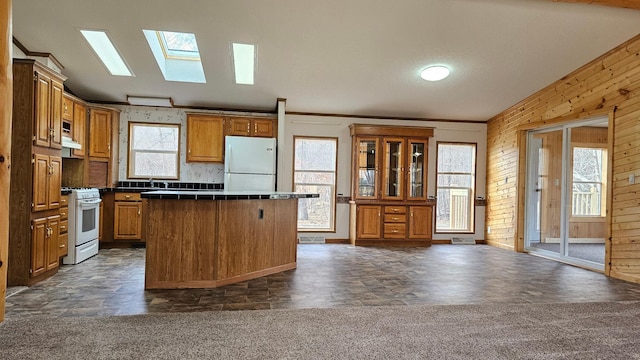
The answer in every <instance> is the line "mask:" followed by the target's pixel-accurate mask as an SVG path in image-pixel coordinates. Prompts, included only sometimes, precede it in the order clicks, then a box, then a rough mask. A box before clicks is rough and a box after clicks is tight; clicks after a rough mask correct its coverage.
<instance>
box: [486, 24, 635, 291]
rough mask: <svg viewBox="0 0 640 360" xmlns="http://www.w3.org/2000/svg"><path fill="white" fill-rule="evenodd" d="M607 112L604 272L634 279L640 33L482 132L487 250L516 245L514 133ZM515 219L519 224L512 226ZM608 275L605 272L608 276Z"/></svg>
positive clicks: (496, 119) (516, 151) (516, 154)
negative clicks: (607, 206)
mask: <svg viewBox="0 0 640 360" xmlns="http://www.w3.org/2000/svg"><path fill="white" fill-rule="evenodd" d="M593 113H600V114H607V113H608V114H613V123H614V128H613V130H611V129H610V133H611V134H612V140H611V141H612V142H613V154H612V155H611V158H612V161H613V163H612V179H613V183H612V194H613V196H612V200H611V204H612V206H611V208H610V209H609V210H610V212H611V219H612V220H611V221H612V225H611V242H610V246H611V247H610V253H609V255H610V259H611V260H610V268H609V267H607V269H606V270H607V271H606V272H608V273H609V274H610V275H611V276H612V277H616V278H621V279H625V280H629V281H634V282H640V178H639V179H638V181H637V182H636V183H635V184H633V185H630V184H629V183H628V178H629V175H630V174H635V175H636V176H638V177H640V35H638V36H636V37H634V38H632V39H631V40H629V41H627V42H625V43H623V44H622V45H620V46H618V47H616V48H615V49H613V50H611V51H609V52H608V53H606V54H604V55H602V56H601V57H599V58H597V59H595V60H593V61H592V62H590V63H589V64H587V65H585V66H583V67H581V68H580V69H578V70H576V71H574V72H573V73H571V74H569V75H567V76H565V77H563V78H562V79H560V80H558V81H557V82H555V83H553V84H551V85H549V86H548V87H546V88H544V89H542V90H541V91H539V92H537V93H535V94H533V95H531V96H530V97H528V98H527V99H525V100H523V101H521V102H520V103H518V104H516V105H514V106H512V107H511V108H509V109H507V110H505V111H504V112H502V113H501V114H498V115H496V116H495V117H493V118H492V119H490V120H489V122H488V127H487V213H486V225H487V227H490V228H491V232H490V233H489V232H487V234H485V236H486V239H487V242H488V243H489V244H491V245H494V246H498V247H502V248H508V249H515V248H517V246H516V245H517V243H516V240H517V237H518V231H517V226H516V224H518V222H519V219H518V216H520V217H521V216H522V214H518V192H517V191H518V189H519V186H518V183H517V177H518V175H519V173H518V169H519V168H518V166H519V165H518V161H522V158H521V156H522V154H520V152H519V141H520V140H519V130H520V129H523V128H525V127H539V126H543V125H544V124H546V123H551V122H558V121H565V120H566V121H568V120H567V119H572V118H573V119H577V118H588V117H589V116H588V115H589V114H593ZM520 222H521V221H520ZM609 270H610V272H609Z"/></svg>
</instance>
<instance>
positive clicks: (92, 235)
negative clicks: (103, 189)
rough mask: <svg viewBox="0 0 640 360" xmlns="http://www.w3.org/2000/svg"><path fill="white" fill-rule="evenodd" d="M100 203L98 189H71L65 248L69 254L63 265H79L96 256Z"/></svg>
mask: <svg viewBox="0 0 640 360" xmlns="http://www.w3.org/2000/svg"><path fill="white" fill-rule="evenodd" d="M101 202H102V200H101V199H100V193H99V192H98V189H94V188H83V189H71V194H69V230H68V237H69V242H68V247H67V249H68V250H69V252H68V255H67V256H65V257H64V258H62V263H63V264H79V263H81V262H83V261H85V260H87V259H88V258H90V257H92V256H94V255H96V254H98V247H99V245H98V226H100V203H101Z"/></svg>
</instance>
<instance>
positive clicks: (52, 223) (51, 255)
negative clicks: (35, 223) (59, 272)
mask: <svg viewBox="0 0 640 360" xmlns="http://www.w3.org/2000/svg"><path fill="white" fill-rule="evenodd" d="M47 227H48V232H49V236H47V240H46V241H45V248H46V252H47V255H46V260H47V261H46V267H45V268H46V270H51V269H55V268H57V267H58V264H59V263H60V259H59V257H58V249H59V247H60V215H55V216H50V217H49V218H48V219H47Z"/></svg>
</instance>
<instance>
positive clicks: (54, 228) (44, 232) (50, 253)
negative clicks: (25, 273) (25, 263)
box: [30, 215, 60, 277]
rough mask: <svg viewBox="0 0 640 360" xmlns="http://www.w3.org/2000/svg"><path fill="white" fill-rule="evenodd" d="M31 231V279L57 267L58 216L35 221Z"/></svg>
mask: <svg viewBox="0 0 640 360" xmlns="http://www.w3.org/2000/svg"><path fill="white" fill-rule="evenodd" d="M32 227H33V229H32V231H31V234H32V235H31V269H30V273H31V277H36V276H39V275H41V274H43V273H45V272H46V271H49V270H53V269H55V268H57V267H58V264H59V259H60V258H59V256H58V248H59V236H60V215H54V216H49V217H46V218H40V219H35V220H33V222H32Z"/></svg>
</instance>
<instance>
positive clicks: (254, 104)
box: [13, 0, 640, 120]
mask: <svg viewBox="0 0 640 360" xmlns="http://www.w3.org/2000/svg"><path fill="white" fill-rule="evenodd" d="M604 2H605V1H550V0H446V1H443V0H398V1H386V0H347V1H345V0H324V1H310V0H261V1H255V0H254V1H251V0H235V1H224V0H189V1H170V0H136V1H130V0H127V1H125V0H109V1H86V0H56V1H50V0H21V1H14V2H13V35H14V37H15V38H16V39H17V40H18V41H19V42H20V43H21V44H22V45H24V47H26V48H27V49H29V50H30V51H35V52H48V53H51V54H53V55H54V56H55V57H56V58H57V59H58V60H59V61H60V62H61V63H62V65H63V66H64V70H63V73H64V74H65V75H66V76H67V77H68V80H67V82H66V86H67V87H68V88H69V89H70V90H71V91H73V92H74V93H75V94H76V95H78V96H79V97H81V98H84V99H87V100H96V101H104V102H126V100H127V95H141V96H166V97H171V98H173V100H174V103H175V104H176V105H177V106H188V107H210V108H235V109H247V110H272V109H274V107H275V103H276V99H277V98H286V99H287V110H289V111H297V112H316V113H331V114H351V115H363V116H389V117H399V118H431V119H458V120H487V119H489V118H490V117H492V116H493V115H495V114H497V113H499V112H500V111H502V110H504V109H506V108H507V107H509V106H511V105H513V104H515V103H517V102H518V101H520V100H522V99H523V98H525V97H527V96H529V95H531V94H532V93H534V92H536V91H538V90H540V89H541V88H543V87H545V86H547V85H549V84H550V83H552V82H554V81H556V80H558V79H559V78H561V77H562V76H564V75H566V74H568V73H570V72H571V71H573V70H575V69H577V68H579V67H580V66H582V65H584V64H586V63H588V62H589V61H591V60H593V59H594V58H596V57H598V56H600V55H601V54H603V53H605V52H607V51H608V50H610V49H612V48H614V47H615V46H617V45H619V44H621V43H623V42H624V41H626V40H628V39H630V38H632V37H634V36H636V35H638V34H640V11H638V10H632V9H625V8H620V7H632V6H633V5H636V8H638V7H640V5H638V4H637V3H638V2H637V1H606V3H608V5H614V6H620V7H613V6H600V5H594V4H590V3H604ZM78 29H104V30H107V31H108V33H109V35H110V37H111V39H112V40H113V41H114V43H115V45H116V47H117V48H118V50H119V51H120V53H121V54H122V55H123V57H124V58H125V60H126V62H127V63H128V65H129V66H130V68H131V70H132V71H133V73H134V75H135V76H134V77H117V76H111V75H110V74H109V73H108V72H107V71H106V70H105V68H104V66H103V65H102V64H101V63H100V61H99V60H98V59H97V57H96V56H95V55H94V53H93V52H92V51H91V49H90V48H89V47H88V45H87V43H86V42H85V40H84V39H83V38H82V36H81V34H80V32H79V31H78ZM143 29H150V30H170V31H178V32H191V33H194V34H195V35H196V38H197V40H198V44H199V48H200V53H201V56H202V63H203V68H204V72H205V75H206V79H207V82H206V84H191V83H181V82H168V81H165V80H164V78H163V76H162V74H161V72H160V70H159V68H158V65H157V64H156V62H155V61H154V60H153V55H152V53H151V51H150V49H149V45H148V44H147V42H146V41H145V37H144V35H143V33H142V30H143ZM232 42H242V43H252V44H256V45H257V69H256V84H255V85H253V86H248V85H236V84H234V81H233V73H232V61H231V52H230V44H231V43H232ZM434 63H437V64H445V65H447V66H448V67H450V68H451V72H452V73H451V75H450V76H449V77H448V78H446V79H445V80H443V81H440V82H426V81H424V80H422V79H421V78H420V77H419V73H420V71H421V70H422V69H423V68H425V67H426V66H427V65H430V64H434Z"/></svg>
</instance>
